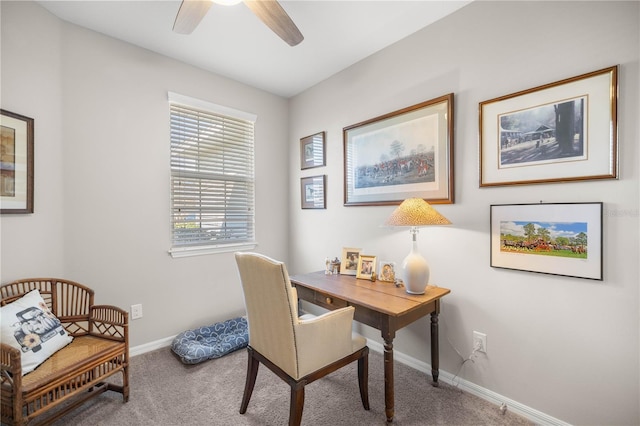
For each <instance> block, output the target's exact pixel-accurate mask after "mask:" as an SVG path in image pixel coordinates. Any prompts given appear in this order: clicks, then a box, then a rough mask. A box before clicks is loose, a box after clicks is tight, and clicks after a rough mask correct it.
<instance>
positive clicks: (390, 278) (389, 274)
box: [378, 261, 396, 283]
mask: <svg viewBox="0 0 640 426" xmlns="http://www.w3.org/2000/svg"><path fill="white" fill-rule="evenodd" d="M378 279H379V280H380V281H386V282H390V283H393V282H395V281H396V264H395V263H394V262H386V261H383V262H380V273H379V274H378Z"/></svg>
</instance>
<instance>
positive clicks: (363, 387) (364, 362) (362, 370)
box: [358, 348, 369, 410]
mask: <svg viewBox="0 0 640 426" xmlns="http://www.w3.org/2000/svg"><path fill="white" fill-rule="evenodd" d="M358 386H359V387H360V398H361V399H362V406H363V407H364V409H365V410H369V348H366V350H365V351H364V352H363V354H362V356H361V357H360V358H358Z"/></svg>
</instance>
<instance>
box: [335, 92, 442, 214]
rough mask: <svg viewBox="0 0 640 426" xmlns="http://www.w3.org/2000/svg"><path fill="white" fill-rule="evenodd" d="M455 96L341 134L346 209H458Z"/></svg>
mask: <svg viewBox="0 0 640 426" xmlns="http://www.w3.org/2000/svg"><path fill="white" fill-rule="evenodd" d="M453 100H454V95H453V93H449V94H446V95H443V96H440V97H438V98H435V99H431V100H428V101H425V102H422V103H419V104H416V105H412V106H410V107H407V108H403V109H401V110H398V111H394V112H390V113H388V114H385V115H382V116H379V117H375V118H372V119H370V120H367V121H364V122H361V123H358V124H354V125H351V126H348V127H345V128H343V129H342V132H343V142H344V205H345V206H382V205H396V204H400V203H401V202H402V201H403V200H405V199H407V198H412V197H416V198H423V199H425V200H426V201H428V202H429V203H430V204H453V202H454V200H453V196H454V190H453V176H454V173H453V129H454V123H453V112H454V108H453Z"/></svg>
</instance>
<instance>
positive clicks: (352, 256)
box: [340, 247, 362, 275]
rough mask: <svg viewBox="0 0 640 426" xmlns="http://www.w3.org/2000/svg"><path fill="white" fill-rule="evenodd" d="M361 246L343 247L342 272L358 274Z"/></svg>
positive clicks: (343, 273)
mask: <svg viewBox="0 0 640 426" xmlns="http://www.w3.org/2000/svg"><path fill="white" fill-rule="evenodd" d="M361 252H362V249H361V248H354V247H343V248H342V262H341V263H340V274H342V275H356V274H357V272H358V260H359V259H360V253H361Z"/></svg>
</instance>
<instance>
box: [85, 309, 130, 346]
mask: <svg viewBox="0 0 640 426" xmlns="http://www.w3.org/2000/svg"><path fill="white" fill-rule="evenodd" d="M89 323H90V330H91V332H90V334H92V335H94V336H101V337H106V338H108V339H113V340H122V341H124V342H128V341H129V339H128V335H129V313H128V312H127V311H125V310H124V309H120V308H118V307H117V306H112V305H93V306H92V307H91V308H90V312H89Z"/></svg>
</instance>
